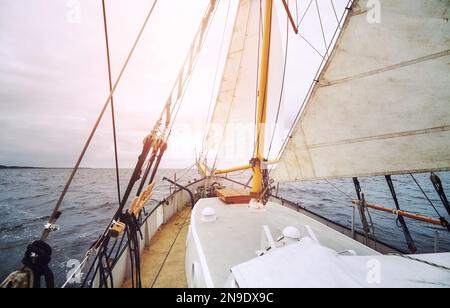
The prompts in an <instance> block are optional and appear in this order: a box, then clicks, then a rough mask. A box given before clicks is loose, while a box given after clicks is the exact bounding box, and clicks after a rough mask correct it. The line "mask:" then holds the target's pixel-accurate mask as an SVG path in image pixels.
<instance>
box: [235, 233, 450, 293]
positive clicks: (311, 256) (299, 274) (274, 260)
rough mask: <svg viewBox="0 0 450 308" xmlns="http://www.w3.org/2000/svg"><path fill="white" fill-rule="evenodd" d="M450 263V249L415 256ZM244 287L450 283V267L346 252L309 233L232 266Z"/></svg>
mask: <svg viewBox="0 0 450 308" xmlns="http://www.w3.org/2000/svg"><path fill="white" fill-rule="evenodd" d="M414 258H417V259H419V260H424V261H428V262H431V263H433V264H437V265H443V266H445V267H447V268H448V267H450V254H448V253H447V254H433V255H417V256H414ZM231 271H232V275H233V276H234V279H235V280H236V282H237V284H238V285H239V287H240V288H428V287H433V288H436V287H441V288H449V287H450V271H449V270H444V269H441V268H438V267H435V266H430V265H427V264H425V263H422V262H418V261H413V260H409V259H406V258H403V257H397V256H379V255H377V256H364V257H359V256H343V255H339V254H338V253H337V252H335V251H333V250H331V249H329V248H326V247H324V246H321V245H319V244H318V243H316V242H315V241H313V240H311V239H309V238H304V239H302V241H301V242H300V243H298V244H291V245H289V246H286V247H283V248H279V249H275V250H274V251H272V252H270V253H268V254H267V255H264V256H262V257H258V258H255V259H253V260H250V261H248V262H246V263H243V264H240V265H238V266H235V267H233V268H232V270H231Z"/></svg>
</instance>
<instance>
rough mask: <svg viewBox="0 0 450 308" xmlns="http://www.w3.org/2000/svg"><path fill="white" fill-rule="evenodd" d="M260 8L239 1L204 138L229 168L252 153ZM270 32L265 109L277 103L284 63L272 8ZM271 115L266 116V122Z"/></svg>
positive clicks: (253, 1) (256, 2) (257, 1)
mask: <svg viewBox="0 0 450 308" xmlns="http://www.w3.org/2000/svg"><path fill="white" fill-rule="evenodd" d="M263 8H264V1H260V0H240V1H239V6H238V9H237V13H236V18H235V23H234V27H233V33H232V38H231V42H230V46H229V50H228V54H227V59H226V63H225V68H224V72H223V76H222V81H221V85H220V89H219V93H218V97H217V101H216V104H215V108H214V112H213V115H212V118H211V121H210V127H209V130H208V134H207V137H206V142H205V148H206V149H207V150H208V152H209V153H210V154H212V155H215V154H216V153H219V154H218V165H219V166H220V167H231V166H233V165H231V166H230V165H229V164H230V163H234V164H235V163H238V164H246V163H248V162H249V161H250V159H251V158H252V156H253V150H254V137H255V136H254V135H255V134H254V131H255V107H256V102H257V93H258V68H259V62H260V61H261V58H260V55H259V52H258V51H260V48H261V44H262V37H261V36H262V31H263V30H262V29H261V31H260V27H262V26H260V21H261V20H260V17H261V16H260V15H261V10H262V9H263ZM261 18H262V17H261ZM271 33H272V39H271V42H272V44H271V51H270V65H269V70H270V78H269V90H268V101H269V108H270V106H276V105H277V104H278V101H279V97H280V92H281V84H282V76H283V72H282V71H283V63H284V60H283V58H284V55H283V47H282V39H281V32H280V26H279V23H278V18H277V14H276V9H275V7H274V12H273V20H272V32H271ZM273 108H274V107H273ZM269 112H270V114H275V113H276V111H273V112H272V111H269ZM270 119H271V117H270V116H268V121H270Z"/></svg>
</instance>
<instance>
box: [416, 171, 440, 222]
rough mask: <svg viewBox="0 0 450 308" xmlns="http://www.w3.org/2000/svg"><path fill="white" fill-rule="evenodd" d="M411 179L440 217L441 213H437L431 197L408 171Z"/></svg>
mask: <svg viewBox="0 0 450 308" xmlns="http://www.w3.org/2000/svg"><path fill="white" fill-rule="evenodd" d="M409 175H410V176H411V177H412V179H413V180H414V182H415V183H416V185H417V187H419V189H420V191H421V192H422V194H423V195H424V196H425V198H426V199H427V200H428V202H429V203H430V205H431V207H432V208H433V209H434V211H435V212H436V214H437V215H438V216H439V217H442V215H441V214H440V213H439V211H438V209H437V208H436V206H435V205H434V203H433V201H431V199H430V198H429V197H428V195H427V193H426V192H425V190H423V188H422V185H420V183H419V181H418V180H417V179H416V177H415V176H414V175H413V174H412V173H410V174H409Z"/></svg>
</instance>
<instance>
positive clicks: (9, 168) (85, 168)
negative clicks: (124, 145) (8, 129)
mask: <svg viewBox="0 0 450 308" xmlns="http://www.w3.org/2000/svg"><path fill="white" fill-rule="evenodd" d="M27 169H28V170H72V169H73V167H31V166H4V165H0V170H27ZM79 169H80V170H102V169H103V170H109V169H114V168H113V167H111V168H94V167H82V168H79ZM182 169H183V168H161V170H182ZM120 170H133V168H120Z"/></svg>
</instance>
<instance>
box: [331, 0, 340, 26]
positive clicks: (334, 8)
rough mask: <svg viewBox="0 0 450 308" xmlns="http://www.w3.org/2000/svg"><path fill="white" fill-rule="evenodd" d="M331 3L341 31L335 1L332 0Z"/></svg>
mask: <svg viewBox="0 0 450 308" xmlns="http://www.w3.org/2000/svg"><path fill="white" fill-rule="evenodd" d="M330 2H331V6H332V7H333V12H334V16H335V17H336V21H337V23H338V27H339V29H341V24H340V22H339V17H338V14H337V11H336V7H335V6H334V2H333V0H330Z"/></svg>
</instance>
